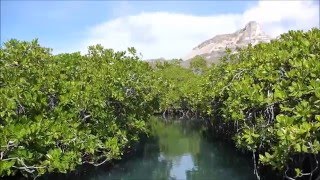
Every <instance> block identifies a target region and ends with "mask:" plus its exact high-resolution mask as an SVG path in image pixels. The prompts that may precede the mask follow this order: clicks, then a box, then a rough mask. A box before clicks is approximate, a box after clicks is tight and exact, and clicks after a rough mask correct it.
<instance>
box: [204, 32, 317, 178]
mask: <svg viewBox="0 0 320 180" xmlns="http://www.w3.org/2000/svg"><path fill="white" fill-rule="evenodd" d="M319 42H320V31H319V29H312V30H310V31H308V32H302V31H289V32H288V33H286V34H283V35H282V36H281V38H280V39H278V40H272V41H271V42H270V43H262V44H258V45H256V46H254V47H252V46H249V47H248V48H244V49H242V50H241V51H240V52H239V53H236V54H232V55H231V54H230V53H229V54H228V55H227V56H225V57H224V61H223V62H222V63H221V64H219V65H216V66H213V67H212V68H211V69H210V70H209V71H210V72H209V75H208V76H206V77H205V78H206V83H205V87H204V89H202V93H204V94H205V95H204V96H203V99H202V101H203V103H205V101H207V102H206V103H207V108H206V109H203V112H204V113H206V112H207V113H208V115H210V116H213V117H218V118H216V119H213V121H222V122H226V123H229V124H232V126H231V127H232V129H234V139H235V142H236V144H237V146H238V147H240V148H243V149H246V150H249V151H253V152H259V157H260V158H259V160H260V162H261V163H262V164H265V165H270V166H271V167H273V168H275V169H278V170H280V171H285V170H288V168H300V167H304V163H303V162H297V160H296V157H297V156H302V157H304V158H309V160H310V163H311V164H312V163H315V160H317V159H318V160H319V151H320V146H319V145H320V143H319V142H320V122H319V114H320V96H319V88H320V79H319V77H320V61H319V59H320V54H319V52H320V43H319ZM211 100H214V101H213V102H212V101H211ZM210 101H211V104H212V103H213V104H215V105H216V106H211V105H210ZM219 102H222V103H219ZM219 113H220V114H221V113H222V115H219ZM229 127H230V126H229ZM309 155H315V156H309ZM289 165H290V167H289ZM309 168H310V167H309ZM312 169H314V167H311V169H309V171H311V170H312ZM305 174H308V173H305ZM309 175H310V174H309Z"/></svg>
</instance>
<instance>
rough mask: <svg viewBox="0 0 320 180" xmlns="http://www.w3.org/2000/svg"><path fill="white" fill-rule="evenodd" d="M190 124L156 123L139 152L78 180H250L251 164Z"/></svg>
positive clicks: (251, 173)
mask: <svg viewBox="0 0 320 180" xmlns="http://www.w3.org/2000/svg"><path fill="white" fill-rule="evenodd" d="M197 124H199V123H197V122H195V121H191V120H187V121H186V120H183V121H182V120H175V121H167V122H163V121H162V120H159V121H157V123H156V124H155V125H154V129H155V130H154V134H155V135H156V138H154V139H151V140H149V141H148V142H147V143H146V144H145V145H144V146H143V149H142V151H141V152H139V153H137V154H135V156H134V157H130V158H129V159H128V160H125V161H123V162H120V163H118V164H116V165H115V166H114V167H112V168H111V169H110V170H102V169H98V170H95V171H94V172H93V173H92V172H91V173H88V174H86V175H84V176H83V175H82V176H81V177H77V178H75V179H81V180H106V179H121V180H144V179H148V180H152V179H155V180H161V179H169V180H183V179H188V180H191V179H192V180H201V179H204V180H205V179H210V180H251V179H255V176H254V175H253V168H252V161H251V159H250V158H248V157H244V156H243V155H241V154H240V153H239V152H236V150H235V148H234V147H233V146H231V145H230V144H227V143H224V142H209V141H207V140H206V139H205V138H204V137H203V136H202V135H201V133H200V130H199V127H195V126H198V125H197Z"/></svg>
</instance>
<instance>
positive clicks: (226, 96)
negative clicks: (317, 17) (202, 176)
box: [0, 29, 320, 178]
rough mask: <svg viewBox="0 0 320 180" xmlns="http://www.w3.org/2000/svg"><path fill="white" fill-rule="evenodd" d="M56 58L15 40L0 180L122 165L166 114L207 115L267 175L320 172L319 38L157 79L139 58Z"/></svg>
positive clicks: (285, 40)
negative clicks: (155, 117) (267, 169)
mask: <svg viewBox="0 0 320 180" xmlns="http://www.w3.org/2000/svg"><path fill="white" fill-rule="evenodd" d="M50 51H51V50H50V49H48V48H43V47H41V46H40V45H39V44H38V43H37V41H36V40H34V41H32V42H24V41H17V40H11V41H8V42H7V43H5V44H4V46H3V47H2V48H1V50H0V109H1V112H0V134H1V137H2V138H1V139H0V145H1V148H0V153H1V154H0V155H1V156H0V175H1V176H11V175H15V174H16V173H17V172H21V173H23V174H24V175H26V176H28V175H30V174H33V175H34V176H36V175H41V174H44V173H46V172H53V171H54V172H68V171H70V170H73V169H75V167H76V166H77V165H81V164H83V163H90V164H96V165H99V164H101V163H103V162H105V161H108V160H111V159H117V158H121V155H122V154H123V153H125V149H126V148H127V147H129V146H130V144H132V143H134V142H137V141H138V140H139V138H140V136H141V135H143V134H147V133H149V131H150V123H149V122H148V119H149V117H150V115H152V114H153V113H155V112H156V113H158V112H163V111H165V112H166V111H179V112H180V111H182V112H186V111H188V112H189V111H191V112H196V113H198V112H201V115H202V116H203V117H207V118H208V119H209V120H210V122H209V123H208V125H210V127H211V128H213V129H214V130H215V131H219V133H220V134H222V135H224V136H225V137H232V138H233V139H234V141H235V143H236V145H237V147H238V148H241V149H244V150H247V151H252V152H253V154H254V155H255V153H256V154H257V157H258V160H259V161H258V162H259V163H258V164H260V165H261V164H263V165H268V166H271V167H273V168H274V169H277V170H279V171H282V172H289V175H290V176H291V177H295V178H296V177H302V176H306V175H309V176H312V173H315V171H316V167H317V166H316V162H317V161H320V157H319V151H320V61H319V59H320V54H319V52H320V30H319V29H311V30H309V31H308V32H302V31H289V32H288V33H286V34H283V35H281V37H280V39H277V40H272V41H271V42H270V43H261V44H258V45H256V46H251V45H249V46H248V47H247V48H243V49H241V50H239V52H237V53H231V51H230V50H228V51H227V55H226V56H224V57H223V58H221V62H220V63H219V64H217V65H212V66H211V67H210V68H207V66H206V64H205V60H204V59H203V58H201V57H195V58H194V59H193V60H192V61H191V67H190V68H189V69H187V68H183V67H181V66H180V63H181V60H177V59H175V60H172V61H170V62H164V63H158V64H156V67H155V68H154V69H152V68H151V67H150V66H149V65H148V64H147V63H145V62H142V61H139V58H138V57H137V56H136V55H135V53H136V50H135V49H134V48H129V49H128V54H127V52H125V51H124V52H114V51H113V50H112V49H105V48H103V47H102V46H101V45H96V46H90V47H89V48H88V53H87V54H86V55H81V54H80V53H71V54H59V55H55V56H53V55H51V54H50ZM200 71H201V73H197V72H200ZM195 72H196V73H195ZM254 157H255V156H254ZM300 159H306V160H305V161H301V160H300ZM306 162H307V163H308V164H309V165H305V164H306ZM308 171H309V172H310V173H307V172H308ZM287 175H288V174H285V176H287Z"/></svg>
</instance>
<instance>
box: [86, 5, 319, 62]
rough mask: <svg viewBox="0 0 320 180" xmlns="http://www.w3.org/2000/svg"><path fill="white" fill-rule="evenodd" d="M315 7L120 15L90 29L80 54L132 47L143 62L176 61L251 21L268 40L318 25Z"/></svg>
mask: <svg viewBox="0 0 320 180" xmlns="http://www.w3.org/2000/svg"><path fill="white" fill-rule="evenodd" d="M317 6H318V5H317V4H315V3H314V2H311V1H260V2H259V3H258V4H257V5H256V6H253V7H250V8H249V9H247V10H246V11H245V12H244V13H242V14H221V15H212V16H195V15H187V14H176V13H168V12H143V13H140V14H137V15H131V16H122V17H119V18H116V19H113V20H110V21H107V22H104V23H101V24H98V25H96V26H95V27H92V28H91V29H90V32H89V35H88V37H87V39H85V40H84V41H83V42H82V46H83V51H86V47H87V46H88V45H92V44H98V43H99V44H102V45H103V46H105V47H107V48H113V49H115V50H126V49H127V47H132V46H133V47H135V48H136V49H137V50H138V52H141V53H142V54H143V58H144V59H151V58H159V57H165V58H180V57H183V56H185V55H186V54H187V53H188V52H190V51H191V49H192V48H193V47H195V46H196V45H198V44H199V43H201V42H202V41H204V40H207V39H209V38H212V37H213V36H215V35H217V34H223V33H232V32H234V31H236V30H237V29H239V28H242V27H243V26H244V25H245V24H246V23H247V22H249V21H251V20H255V21H257V22H259V23H260V24H261V25H262V28H263V29H264V30H265V31H266V33H267V34H269V35H270V36H272V37H276V36H277V35H279V34H280V33H283V32H286V31H288V30H290V29H303V30H307V29H310V28H311V27H315V26H318V23H319V9H318V7H317Z"/></svg>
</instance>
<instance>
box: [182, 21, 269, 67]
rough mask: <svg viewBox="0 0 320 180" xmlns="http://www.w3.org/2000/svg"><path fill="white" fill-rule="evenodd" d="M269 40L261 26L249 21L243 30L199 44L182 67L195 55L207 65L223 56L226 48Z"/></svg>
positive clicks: (232, 48)
mask: <svg viewBox="0 0 320 180" xmlns="http://www.w3.org/2000/svg"><path fill="white" fill-rule="evenodd" d="M270 40H271V37H269V36H268V35H266V34H265V33H264V32H263V31H262V29H261V26H260V25H259V24H258V23H257V22H255V21H251V22H249V23H248V24H246V26H245V27H244V28H243V29H240V30H238V31H236V32H234V33H232V34H222V35H217V36H215V37H213V38H211V39H209V40H206V41H204V42H203V43H201V44H199V45H198V46H197V47H195V48H193V49H192V51H191V52H190V53H189V54H188V55H187V56H186V57H185V58H184V60H186V61H184V62H183V65H184V66H188V64H189V61H190V59H191V58H193V57H195V56H196V55H201V56H203V57H205V59H206V60H207V61H208V62H209V63H215V62H217V61H218V59H219V58H220V57H221V56H223V55H224V52H225V49H226V48H230V49H231V50H235V49H236V48H237V47H239V48H241V47H244V46H247V45H248V44H249V43H251V44H252V45H256V44H258V43H260V42H269V41H270Z"/></svg>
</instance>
